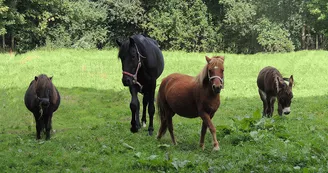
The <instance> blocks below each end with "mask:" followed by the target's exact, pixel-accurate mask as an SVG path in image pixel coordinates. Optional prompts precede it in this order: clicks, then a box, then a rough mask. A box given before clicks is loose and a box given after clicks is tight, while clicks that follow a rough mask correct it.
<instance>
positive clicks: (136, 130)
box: [130, 127, 138, 133]
mask: <svg viewBox="0 0 328 173" xmlns="http://www.w3.org/2000/svg"><path fill="white" fill-rule="evenodd" d="M130 131H131V132H132V133H137V132H138V128H137V127H131V128H130Z"/></svg>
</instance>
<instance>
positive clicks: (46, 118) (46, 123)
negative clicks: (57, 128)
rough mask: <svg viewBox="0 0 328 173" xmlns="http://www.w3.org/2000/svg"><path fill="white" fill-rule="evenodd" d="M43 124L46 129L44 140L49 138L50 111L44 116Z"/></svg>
mask: <svg viewBox="0 0 328 173" xmlns="http://www.w3.org/2000/svg"><path fill="white" fill-rule="evenodd" d="M44 124H45V129H46V140H49V139H50V131H51V129H52V127H51V126H52V113H49V115H46V116H45V120H44Z"/></svg>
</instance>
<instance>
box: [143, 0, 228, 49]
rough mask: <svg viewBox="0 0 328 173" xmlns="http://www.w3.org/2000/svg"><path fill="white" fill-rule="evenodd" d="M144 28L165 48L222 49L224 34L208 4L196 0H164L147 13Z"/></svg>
mask: <svg viewBox="0 0 328 173" xmlns="http://www.w3.org/2000/svg"><path fill="white" fill-rule="evenodd" d="M147 18H148V20H147V21H146V22H145V23H144V24H143V28H144V29H145V30H147V31H148V33H149V35H150V36H152V37H154V38H156V39H157V40H158V41H159V42H160V45H161V46H163V47H164V48H170V49H173V50H186V51H218V50H220V48H221V47H220V45H219V44H220V39H221V37H222V36H221V34H219V33H218V32H217V31H218V30H219V28H220V27H219V26H214V25H213V24H212V17H211V15H210V14H208V13H207V6H206V5H205V4H204V3H203V1H201V0H196V1H184V2H183V1H178V0H172V1H160V2H158V3H157V4H156V6H155V7H153V8H152V10H151V11H150V12H148V13H147Z"/></svg>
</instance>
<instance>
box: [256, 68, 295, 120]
mask: <svg viewBox="0 0 328 173" xmlns="http://www.w3.org/2000/svg"><path fill="white" fill-rule="evenodd" d="M286 82H288V84H287V83H286ZM293 84H294V78H293V75H291V76H290V77H289V78H284V77H282V75H281V74H280V72H279V71H278V70H277V69H276V68H274V67H270V66H267V67H264V68H263V69H262V70H261V71H260V73H259V75H258V77H257V86H258V91H259V95H260V98H261V100H262V102H263V116H267V117H271V116H272V114H273V110H274V103H275V101H276V98H277V99H278V114H279V115H280V116H281V115H282V114H285V115H288V114H289V113H290V111H291V110H290V106H291V103H292V99H293V92H292V89H293Z"/></svg>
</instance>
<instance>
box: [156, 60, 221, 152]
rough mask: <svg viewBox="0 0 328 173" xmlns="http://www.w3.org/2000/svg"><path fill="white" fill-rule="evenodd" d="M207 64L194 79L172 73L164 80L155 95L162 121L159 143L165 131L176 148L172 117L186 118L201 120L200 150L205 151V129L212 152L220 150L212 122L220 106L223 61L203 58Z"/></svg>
mask: <svg viewBox="0 0 328 173" xmlns="http://www.w3.org/2000/svg"><path fill="white" fill-rule="evenodd" d="M206 61H207V65H205V67H204V68H203V70H202V71H201V72H200V73H199V74H198V76H196V77H192V76H188V75H184V74H178V73H174V74H171V75H169V76H167V77H166V78H164V79H163V81H162V83H161V85H160V88H159V91H158V95H157V106H158V110H159V116H160V121H161V125H160V129H159V131H158V134H157V139H160V138H161V137H162V136H163V135H164V134H165V132H166V130H167V128H168V129H169V132H170V135H171V139H172V142H173V144H176V140H175V137H174V134H173V123H172V117H173V116H174V115H175V114H178V115H180V116H183V117H186V118H195V117H198V116H199V117H201V119H202V120H203V124H202V129H201V136H200V147H202V148H203V149H204V137H205V134H206V130H207V128H209V129H210V131H211V134H212V138H213V145H214V150H219V143H218V141H217V139H216V129H215V126H214V125H213V124H212V121H211V119H212V118H213V116H214V114H215V112H216V110H217V109H218V108H219V106H220V91H221V89H222V88H223V71H224V66H223V63H224V57H223V56H215V57H212V58H209V57H207V56H206Z"/></svg>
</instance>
